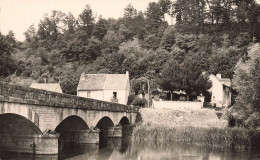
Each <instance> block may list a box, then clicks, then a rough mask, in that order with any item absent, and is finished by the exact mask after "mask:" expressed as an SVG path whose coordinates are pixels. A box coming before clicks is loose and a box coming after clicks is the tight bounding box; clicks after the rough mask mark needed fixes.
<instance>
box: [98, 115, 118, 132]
mask: <svg viewBox="0 0 260 160" xmlns="http://www.w3.org/2000/svg"><path fill="white" fill-rule="evenodd" d="M113 126H115V125H114V122H113V121H112V119H111V118H109V117H108V116H104V117H102V118H101V119H100V120H99V121H98V122H97V124H96V127H98V128H99V129H100V130H102V129H107V128H108V127H113Z"/></svg>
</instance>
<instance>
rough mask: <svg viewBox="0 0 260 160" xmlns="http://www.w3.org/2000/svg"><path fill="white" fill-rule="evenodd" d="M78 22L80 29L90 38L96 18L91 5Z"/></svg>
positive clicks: (86, 8) (87, 6)
mask: <svg viewBox="0 0 260 160" xmlns="http://www.w3.org/2000/svg"><path fill="white" fill-rule="evenodd" d="M78 21H79V27H80V28H81V29H82V30H84V31H85V32H86V33H87V35H88V37H90V36H91V35H92V32H93V29H94V21H95V18H94V17H93V14H92V9H91V8H90V6H89V5H86V7H85V9H84V10H83V12H82V13H81V14H80V15H79V18H78Z"/></svg>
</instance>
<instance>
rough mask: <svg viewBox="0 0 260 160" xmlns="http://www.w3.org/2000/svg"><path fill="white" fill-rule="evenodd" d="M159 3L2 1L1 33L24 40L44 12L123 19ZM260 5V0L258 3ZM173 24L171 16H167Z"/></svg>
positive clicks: (135, 0) (143, 0)
mask: <svg viewBox="0 0 260 160" xmlns="http://www.w3.org/2000/svg"><path fill="white" fill-rule="evenodd" d="M157 1H158V0H0V32H1V33H2V34H4V35H6V34H7V33H8V31H9V30H12V31H13V32H14V34H15V37H16V39H17V40H19V41H23V40H24V39H25V37H24V32H25V31H26V30H27V29H28V28H29V26H31V25H32V24H34V26H35V27H37V26H38V24H39V22H40V20H42V19H43V16H44V13H47V14H48V15H50V14H51V11H52V10H59V11H62V12H64V13H68V12H71V13H72V14H73V15H74V17H76V18H77V17H78V15H79V14H80V13H81V12H82V11H83V10H84V8H85V5H87V4H89V5H90V7H91V8H92V11H93V14H94V15H95V16H97V17H99V15H102V17H103V18H106V19H107V18H111V17H112V18H115V19H117V18H118V17H122V16H123V14H124V8H125V7H126V6H127V5H128V4H129V3H131V4H132V5H133V6H134V8H136V9H137V10H141V11H145V10H146V8H147V6H148V3H149V2H157ZM257 2H258V3H260V0H257ZM166 20H167V21H168V22H170V21H171V20H170V17H166Z"/></svg>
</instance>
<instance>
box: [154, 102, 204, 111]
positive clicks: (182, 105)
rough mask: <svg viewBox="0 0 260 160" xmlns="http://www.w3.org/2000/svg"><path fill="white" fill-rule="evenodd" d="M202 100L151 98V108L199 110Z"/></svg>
mask: <svg viewBox="0 0 260 160" xmlns="http://www.w3.org/2000/svg"><path fill="white" fill-rule="evenodd" d="M202 107H203V103H202V102H189V101H155V100H153V108H157V109H160V108H164V109H175V110H199V109H202Z"/></svg>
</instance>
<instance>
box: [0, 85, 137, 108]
mask: <svg viewBox="0 0 260 160" xmlns="http://www.w3.org/2000/svg"><path fill="white" fill-rule="evenodd" d="M0 101H5V102H17V103H24V104H33V105H43V106H51V107H59V108H80V109H88V110H100V111H114V112H137V108H136V107H133V106H130V105H123V104H118V103H112V102H106V101H101V100H95V99H90V98H83V97H78V96H73V95H68V94H63V93H56V92H50V91H45V90H40V89H34V88H30V87H25V86H19V85H14V84H10V83H6V82H0Z"/></svg>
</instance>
